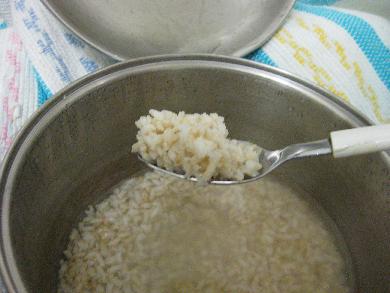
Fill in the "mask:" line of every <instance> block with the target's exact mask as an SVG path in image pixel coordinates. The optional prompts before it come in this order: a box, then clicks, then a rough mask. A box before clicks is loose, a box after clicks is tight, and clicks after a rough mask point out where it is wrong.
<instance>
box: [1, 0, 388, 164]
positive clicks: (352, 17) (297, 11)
mask: <svg viewBox="0 0 390 293" xmlns="http://www.w3.org/2000/svg"><path fill="white" fill-rule="evenodd" d="M334 2H336V1H335V0H299V1H297V3H296V5H295V7H294V9H293V11H292V13H291V15H290V16H289V18H288V19H287V21H286V23H285V24H284V26H283V27H282V28H281V29H280V30H279V31H278V32H277V33H276V35H275V36H274V37H273V38H272V39H271V40H270V41H269V42H268V43H267V44H266V45H264V46H263V47H262V48H261V49H259V50H256V51H255V52H253V53H252V54H250V55H249V56H247V58H248V59H251V60H255V61H258V62H262V63H266V64H269V65H272V66H276V67H279V68H282V69H285V70H287V71H290V72H292V73H294V74H297V75H299V76H301V77H303V78H306V79H308V80H311V81H313V82H314V83H316V84H317V85H319V86H321V87H323V88H325V89H327V90H329V91H331V92H333V93H334V94H335V95H337V96H339V97H340V98H341V99H343V100H344V101H345V102H346V103H348V104H350V105H353V106H355V107H356V108H357V109H358V110H360V111H361V112H364V113H365V114H366V115H367V116H368V117H369V118H371V119H372V120H373V121H374V122H376V123H390V72H389V71H390V51H389V47H390V24H389V21H387V20H385V19H383V18H380V17H378V16H374V15H370V14H367V13H362V12H357V11H352V10H343V9H339V8H335V7H334V6H332V4H333V3H334ZM11 15H12V17H11ZM0 60H1V63H0V64H1V65H2V66H0V100H1V104H0V105H1V107H2V109H1V111H0V125H1V133H0V159H1V158H2V157H3V155H4V153H5V151H6V150H7V149H8V148H9V146H10V144H11V143H12V139H13V137H14V136H15V134H16V133H17V131H18V130H19V129H20V127H21V126H22V125H23V124H24V123H25V121H26V119H27V118H28V117H29V116H30V115H31V114H32V113H33V112H34V111H35V110H36V109H37V108H38V107H39V106H41V105H42V104H44V103H45V101H46V100H47V99H49V98H50V97H51V96H52V95H53V94H55V93H56V92H57V91H58V90H60V89H61V88H63V87H64V86H65V85H67V84H68V83H69V82H71V81H73V80H75V79H77V78H79V77H81V76H83V75H85V74H87V73H90V72H93V71H95V70H97V69H99V68H101V67H104V66H107V65H110V64H113V63H115V62H116V61H115V60H113V59H111V58H110V57H107V56H106V55H104V54H102V53H100V52H98V51H96V50H95V49H93V48H91V47H90V46H89V45H87V44H86V43H84V42H83V41H82V40H80V39H79V38H78V37H77V36H75V35H74V34H73V33H71V32H70V31H69V30H67V29H66V28H65V27H64V26H63V25H61V24H60V23H59V22H58V21H57V20H56V19H55V18H54V17H53V16H52V15H51V14H50V13H49V12H48V11H47V10H46V9H45V8H44V7H43V5H42V4H41V3H40V1H38V0H0Z"/></svg>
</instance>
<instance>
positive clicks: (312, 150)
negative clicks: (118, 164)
mask: <svg viewBox="0 0 390 293" xmlns="http://www.w3.org/2000/svg"><path fill="white" fill-rule="evenodd" d="M385 150H390V124H384V125H376V126H367V127H361V128H353V129H346V130H339V131H333V132H331V133H330V137H329V138H327V139H322V140H317V141H312V142H306V143H298V144H292V145H289V146H287V147H285V148H283V149H280V150H274V151H270V150H266V149H262V152H261V153H260V156H259V161H260V163H261V165H262V168H261V169H260V171H259V174H258V175H256V176H254V177H247V178H244V179H243V180H226V179H220V180H219V179H212V180H210V181H209V182H208V183H209V184H216V185H232V184H241V183H248V182H251V181H255V180H258V179H260V178H262V177H264V176H265V175H267V174H268V173H270V172H271V171H272V170H274V169H275V168H277V167H278V166H280V165H282V164H283V163H285V162H287V161H289V160H293V159H298V158H306V157H317V156H321V155H328V154H333V157H334V158H341V157H350V156H355V155H361V154H367V153H373V152H379V151H385ZM138 159H140V160H141V161H142V162H144V163H145V164H146V165H147V166H148V167H150V168H152V169H153V170H156V171H158V172H162V173H164V174H168V175H171V176H175V177H178V178H181V179H186V180H190V181H194V182H197V181H198V179H197V178H195V177H186V176H185V175H184V174H180V173H176V172H173V171H168V170H166V169H163V168H160V167H158V166H156V165H154V164H152V163H151V162H148V161H146V160H145V159H143V158H142V157H141V156H140V155H138Z"/></svg>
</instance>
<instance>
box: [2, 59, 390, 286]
mask: <svg viewBox="0 0 390 293" xmlns="http://www.w3.org/2000/svg"><path fill="white" fill-rule="evenodd" d="M177 62H185V63H186V62H188V63H189V64H190V63H191V62H193V63H194V62H195V63H194V64H197V63H199V62H204V63H205V65H207V64H213V65H219V66H222V65H224V66H225V67H227V68H231V69H234V68H239V69H242V70H243V69H246V72H251V73H256V72H263V73H264V72H265V73H267V74H270V75H273V76H277V77H282V78H284V79H286V80H287V81H291V82H292V84H294V85H297V86H299V87H300V88H301V89H303V90H306V91H307V90H308V91H312V92H315V93H317V94H319V95H321V97H322V98H323V100H324V102H327V103H328V106H329V107H333V108H334V109H335V110H336V109H338V110H342V111H343V113H344V114H345V115H347V117H348V118H351V120H353V121H354V123H355V125H372V124H374V123H373V121H371V120H370V119H369V118H368V117H366V116H365V115H364V114H362V113H361V112H360V111H358V110H357V109H355V108H354V107H352V106H350V105H347V104H345V103H344V102H343V101H342V100H341V99H340V98H338V97H336V96H335V95H333V94H332V93H330V92H329V91H326V90H324V89H322V88H320V87H318V86H316V85H314V84H313V83H311V82H310V81H308V80H305V79H303V78H300V77H297V76H295V75H293V74H291V73H288V72H287V71H284V70H281V69H278V68H275V67H271V66H268V65H264V64H260V63H256V62H253V61H249V60H244V59H241V58H235V57H225V56H218V55H208V54H190V55H160V56H152V57H144V58H138V59H133V60H128V61H123V62H120V63H117V64H114V65H111V66H108V67H105V68H103V69H100V70H98V71H96V72H94V73H92V74H89V75H86V76H84V77H82V78H80V79H78V80H76V81H74V82H72V83H70V84H69V85H67V86H66V87H64V88H63V89H62V90H60V91H59V92H58V93H57V94H55V95H54V96H53V97H52V98H51V99H50V101H48V102H46V104H45V105H43V106H42V107H41V108H40V109H38V110H37V111H36V112H35V113H34V114H33V115H32V116H31V117H30V118H29V119H28V120H27V122H26V123H25V124H24V126H23V127H22V128H21V130H20V131H19V133H18V134H17V136H16V138H15V140H14V142H13V143H12V145H11V147H10V149H9V150H8V152H7V154H6V156H5V157H4V160H3V162H2V164H1V166H0V197H1V198H0V199H1V208H0V217H1V223H0V224H1V225H0V233H1V235H0V274H1V278H2V280H3V283H4V286H5V287H6V289H7V290H8V293H28V291H27V289H26V287H25V286H24V284H23V281H22V278H21V277H20V274H19V272H18V270H17V265H16V261H15V258H14V256H13V252H12V247H11V240H10V234H9V225H8V224H9V208H10V198H11V191H12V186H13V184H12V181H13V180H12V179H13V178H15V175H16V173H17V172H16V171H17V168H16V167H17V166H18V165H20V163H21V162H22V161H23V155H21V154H20V153H23V152H22V151H21V148H22V146H25V145H27V144H28V143H29V139H28V136H29V134H31V133H32V132H34V130H35V129H34V128H35V127H36V126H37V124H38V123H39V122H40V121H44V120H47V119H49V118H48V116H49V115H48V114H50V113H51V111H52V110H53V108H55V106H56V105H57V104H59V103H60V102H61V101H63V100H66V98H67V97H68V96H70V95H72V93H74V92H75V91H77V90H78V89H81V88H82V87H84V86H86V85H91V84H93V83H94V82H96V81H98V80H99V79H101V78H104V77H107V78H108V77H109V76H110V75H112V74H115V73H117V72H121V71H125V72H126V73H129V72H134V71H136V69H137V68H139V67H141V66H147V67H148V68H153V66H155V65H157V64H163V63H164V64H166V65H168V66H169V65H170V64H175V63H177ZM96 85H99V83H97V84H96ZM78 98H80V97H77V98H76V99H75V100H73V101H70V102H69V103H68V104H66V103H64V104H63V105H60V106H61V109H63V108H65V107H69V104H71V103H74V102H75V101H76V100H77V99H78ZM56 115H58V113H57V114H56ZM382 157H383V159H384V161H385V162H386V163H387V165H388V166H389V168H390V155H389V153H386V152H382ZM10 182H11V183H10Z"/></svg>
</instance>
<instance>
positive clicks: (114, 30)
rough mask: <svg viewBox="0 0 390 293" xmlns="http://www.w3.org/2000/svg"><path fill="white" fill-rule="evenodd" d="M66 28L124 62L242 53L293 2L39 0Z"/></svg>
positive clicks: (273, 28)
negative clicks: (153, 57) (158, 56)
mask: <svg viewBox="0 0 390 293" xmlns="http://www.w3.org/2000/svg"><path fill="white" fill-rule="evenodd" d="M41 1H42V2H43V3H44V4H45V5H46V6H47V7H48V8H49V9H50V10H51V11H52V12H53V13H54V15H56V16H57V18H58V19H60V20H61V21H62V22H63V23H64V24H65V25H66V26H67V27H68V28H70V29H71V30H73V31H74V32H75V33H77V34H78V35H79V36H80V37H81V38H83V39H84V40H85V41H87V42H88V43H90V44H91V45H93V46H95V47H96V48H98V49H100V50H101V51H103V52H105V53H106V54H108V55H110V56H112V57H114V58H116V59H119V60H125V59H130V58H135V57H143V56H151V55H156V54H172V53H214V54H223V55H233V56H243V55H245V54H247V53H249V52H251V51H252V50H254V49H255V48H257V47H259V46H260V45H262V44H263V43H264V42H265V41H266V40H267V39H268V38H269V37H270V36H271V35H272V34H273V33H274V32H275V31H276V30H277V28H278V27H279V26H280V25H281V24H282V22H283V20H284V19H285V18H286V16H287V15H288V13H289V11H290V9H291V8H292V6H293V4H294V2H295V0H208V1H203V0H202V1H193V0H169V1H159V0H116V1H104V0H95V1H90V0H67V1H63V0H41Z"/></svg>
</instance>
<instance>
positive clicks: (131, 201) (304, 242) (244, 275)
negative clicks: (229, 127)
mask: <svg viewBox="0 0 390 293" xmlns="http://www.w3.org/2000/svg"><path fill="white" fill-rule="evenodd" d="M86 214H87V215H86V217H85V218H84V219H83V220H82V221H81V223H80V224H79V226H78V227H77V228H76V229H75V230H74V231H73V232H72V233H71V236H70V243H69V245H68V248H67V250H66V251H65V260H64V261H63V262H62V264H61V269H60V286H59V290H58V292H59V293H89V292H91V293H92V292H93V293H103V292H104V293H114V292H115V293H122V292H123V293H125V292H126V293H129V292H139V293H148V292H151V293H152V292H153V293H154V292H155V293H157V292H158V293H161V292H166V293H174V292H185V293H191V292H206V293H207V292H210V293H211V292H232V293H250V292H253V293H255V292H256V293H258V292H278V293H279V292H285V293H288V292H310V293H312V292H316V293H321V292H331V293H336V292H349V290H348V286H347V285H346V279H345V269H346V268H345V263H344V260H343V258H342V257H341V255H340V253H339V252H338V250H337V249H336V246H335V243H334V239H333V236H332V234H331V233H330V232H329V231H328V230H327V228H326V227H325V225H324V224H323V222H322V221H321V220H320V218H319V217H318V215H317V214H316V213H315V212H314V211H313V209H312V208H311V207H310V206H309V205H308V204H307V203H306V201H304V200H303V199H301V198H300V197H299V196H298V195H297V194H296V193H295V191H293V190H291V189H290V188H288V187H286V186H284V185H281V184H280V183H278V182H277V181H274V179H272V178H271V177H267V178H264V179H262V180H261V181H257V182H253V183H248V184H244V185H236V186H229V187H221V186H210V185H209V186H201V185H197V184H194V183H191V182H188V181H184V180H178V179H175V178H172V177H167V176H165V175H161V174H158V173H153V172H150V173H146V174H145V175H143V176H140V177H136V178H132V179H129V180H127V181H125V182H123V183H121V184H120V185H119V186H118V187H117V188H116V189H115V190H114V191H113V193H112V195H111V196H110V197H108V198H107V199H106V200H104V201H103V202H101V203H100V204H98V205H96V206H95V207H90V208H89V209H88V211H87V213H86Z"/></svg>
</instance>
